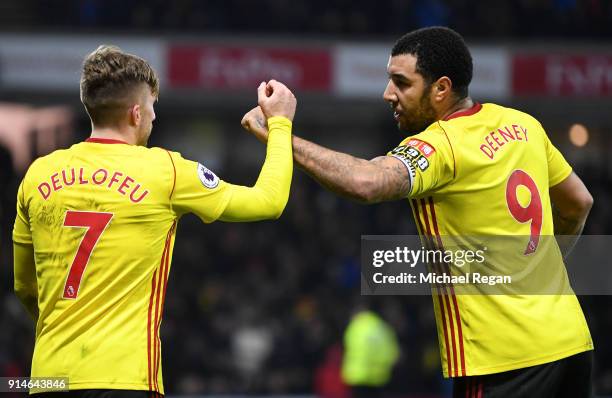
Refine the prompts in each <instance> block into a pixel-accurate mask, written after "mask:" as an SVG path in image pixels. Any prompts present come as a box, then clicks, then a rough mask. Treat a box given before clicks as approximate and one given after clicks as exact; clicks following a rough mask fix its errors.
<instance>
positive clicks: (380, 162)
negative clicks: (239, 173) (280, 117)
mask: <svg viewBox="0 0 612 398" xmlns="http://www.w3.org/2000/svg"><path fill="white" fill-rule="evenodd" d="M242 126H243V127H244V128H245V129H246V130H248V131H250V132H251V133H253V135H255V137H257V139H258V140H260V141H261V142H264V143H265V142H267V141H268V140H269V133H268V129H267V128H266V123H265V115H264V111H262V109H261V108H260V107H256V108H254V109H252V110H251V111H249V112H248V113H247V114H246V115H245V116H244V118H243V119H242ZM268 145H269V144H268ZM292 146H293V159H294V160H295V162H296V164H297V165H298V166H299V167H300V168H301V169H302V170H304V171H305V172H306V173H308V174H309V175H310V176H312V177H313V178H314V179H315V180H317V182H319V183H320V184H321V185H323V186H324V187H325V188H327V189H329V190H330V191H332V192H334V193H337V194H339V195H342V196H344V197H347V198H349V199H353V200H356V201H358V202H362V203H378V202H383V201H387V200H397V199H402V198H405V197H407V196H408V194H409V193H410V177H409V175H408V170H407V169H406V167H405V166H404V165H403V164H402V162H401V161H400V160H398V159H396V158H394V157H390V156H380V157H377V158H375V159H372V160H366V159H360V158H357V157H354V156H351V155H348V154H346V153H342V152H337V151H333V150H331V149H328V148H325V147H323V146H321V145H317V144H315V143H312V142H310V141H307V140H305V139H302V138H300V137H296V136H295V135H294V136H293V140H292Z"/></svg>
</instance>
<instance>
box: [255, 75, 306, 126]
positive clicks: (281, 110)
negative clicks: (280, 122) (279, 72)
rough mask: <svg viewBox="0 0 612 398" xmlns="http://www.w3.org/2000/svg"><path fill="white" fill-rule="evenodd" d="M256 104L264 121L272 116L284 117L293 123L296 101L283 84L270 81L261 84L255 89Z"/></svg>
mask: <svg viewBox="0 0 612 398" xmlns="http://www.w3.org/2000/svg"><path fill="white" fill-rule="evenodd" d="M257 103H258V104H259V106H260V107H261V110H262V111H263V114H264V115H265V116H266V119H268V118H271V117H273V116H284V117H286V118H287V119H289V120H291V121H293V116H294V115H295V107H296V104H297V100H296V99H295V96H294V95H293V93H292V92H291V90H289V89H288V88H287V86H285V85H284V84H283V83H281V82H278V81H276V80H270V81H269V82H268V83H267V84H266V83H265V82H262V83H261V84H260V85H259V87H258V88H257Z"/></svg>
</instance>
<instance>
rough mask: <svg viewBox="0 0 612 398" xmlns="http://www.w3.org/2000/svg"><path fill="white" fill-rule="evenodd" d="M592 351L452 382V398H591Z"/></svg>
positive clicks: (456, 379)
mask: <svg viewBox="0 0 612 398" xmlns="http://www.w3.org/2000/svg"><path fill="white" fill-rule="evenodd" d="M592 367H593V351H587V352H582V353H580V354H576V355H573V356H571V357H567V358H563V359H560V360H558V361H554V362H550V363H545V364H542V365H537V366H532V367H529V368H523V369H516V370H511V371H508V372H502V373H494V374H490V375H483V376H468V377H456V378H454V379H453V398H507V397H512V398H565V397H567V398H589V397H591V393H592V391H591V370H592Z"/></svg>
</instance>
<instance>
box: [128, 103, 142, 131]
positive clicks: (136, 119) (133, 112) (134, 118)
mask: <svg viewBox="0 0 612 398" xmlns="http://www.w3.org/2000/svg"><path fill="white" fill-rule="evenodd" d="M129 116H130V117H129V120H130V125H132V126H140V121H141V120H142V115H141V113H140V105H139V104H134V105H132V107H131V108H130V109H129Z"/></svg>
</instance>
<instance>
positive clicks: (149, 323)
mask: <svg viewBox="0 0 612 398" xmlns="http://www.w3.org/2000/svg"><path fill="white" fill-rule="evenodd" d="M156 274H157V270H155V272H154V273H153V278H152V279H151V297H150V298H149V312H148V313H147V371H148V379H149V390H152V389H153V386H152V384H151V381H152V377H151V376H152V375H151V310H152V309H153V296H155V276H156Z"/></svg>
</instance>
